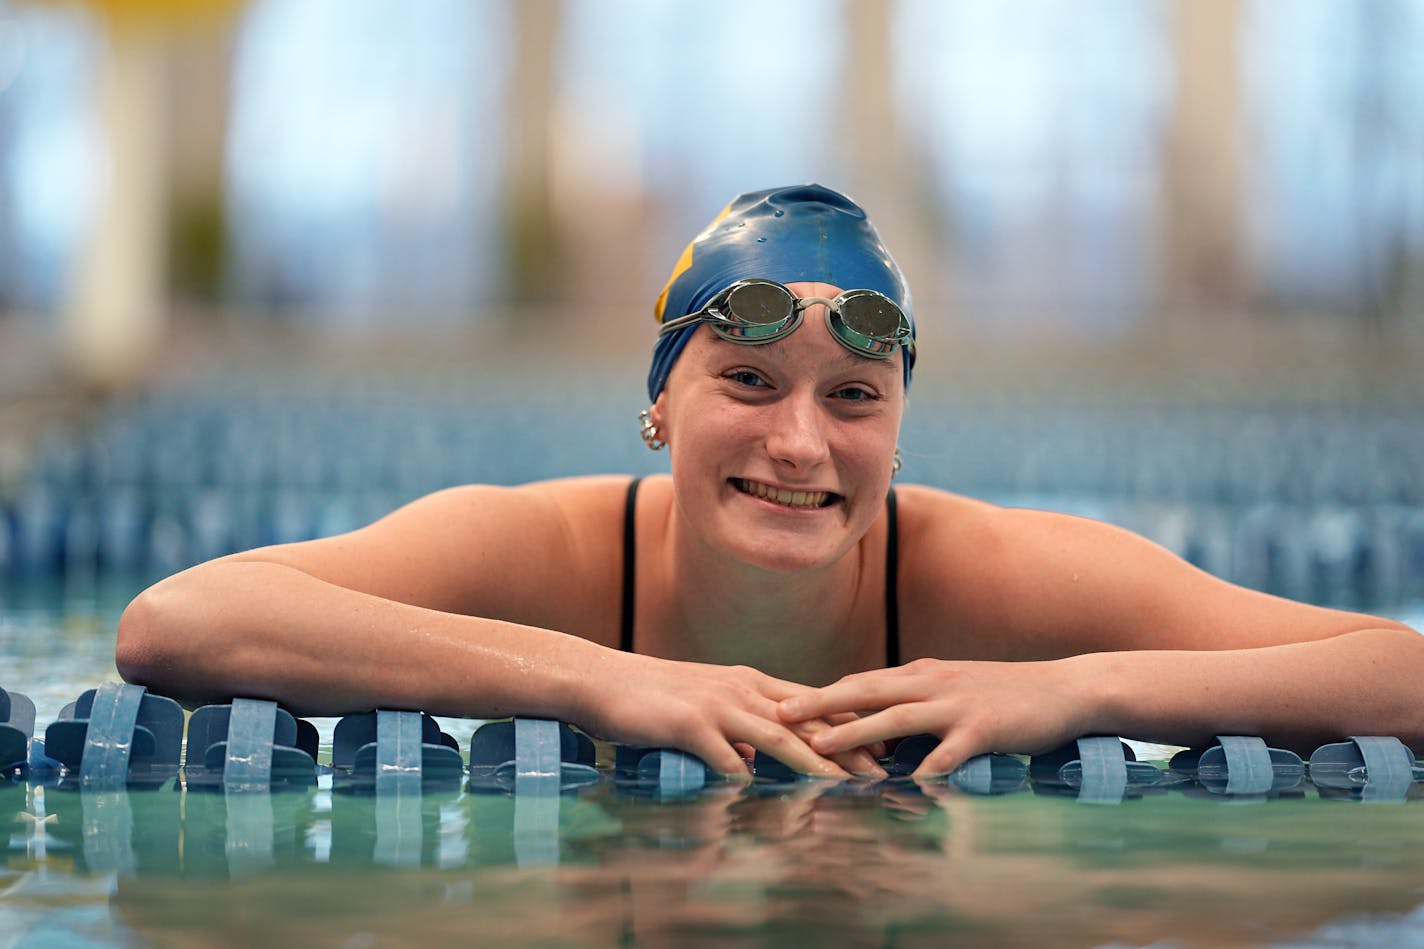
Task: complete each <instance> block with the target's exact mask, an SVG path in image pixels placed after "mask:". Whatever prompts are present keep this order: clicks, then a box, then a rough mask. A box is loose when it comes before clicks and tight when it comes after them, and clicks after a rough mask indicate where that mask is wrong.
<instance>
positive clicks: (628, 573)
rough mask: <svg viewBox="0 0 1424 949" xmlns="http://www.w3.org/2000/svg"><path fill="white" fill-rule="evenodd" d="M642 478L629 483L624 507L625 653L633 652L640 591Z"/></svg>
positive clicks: (622, 641) (620, 645)
mask: <svg viewBox="0 0 1424 949" xmlns="http://www.w3.org/2000/svg"><path fill="white" fill-rule="evenodd" d="M642 480H643V479H642V478H634V479H633V480H632V481H630V482H629V483H628V499H627V501H625V502H624V505H623V617H622V631H621V633H620V634H619V637H618V648H619V649H621V650H623V651H624V652H632V651H633V607H634V606H635V604H636V599H635V596H634V594H636V593H637V589H638V576H637V568H638V531H637V528H636V524H637V516H636V515H637V509H638V507H637V505H638V484H639V482H641V481H642Z"/></svg>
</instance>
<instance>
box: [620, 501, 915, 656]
mask: <svg viewBox="0 0 1424 949" xmlns="http://www.w3.org/2000/svg"><path fill="white" fill-rule="evenodd" d="M642 480H643V479H642V478H634V479H633V480H632V482H630V483H629V485H628V499H627V501H626V502H625V503H624V507H623V621H622V622H623V626H622V633H621V635H620V637H619V648H620V649H622V650H623V651H624V652H632V651H633V609H634V604H635V602H636V600H635V594H636V592H637V580H638V578H637V542H638V531H637V527H636V517H637V514H636V512H637V499H638V484H639V483H640V482H641V481H642ZM885 512H886V514H887V515H889V517H890V530H889V534H888V535H887V536H886V538H885V665H886V667H887V668H889V667H891V666H898V665H899V664H900V598H899V590H898V586H899V583H898V581H899V562H900V557H899V546H900V532H899V529H898V524H897V518H896V516H895V489H894V488H891V489H890V493H889V494H888V495H887V496H886V498H885Z"/></svg>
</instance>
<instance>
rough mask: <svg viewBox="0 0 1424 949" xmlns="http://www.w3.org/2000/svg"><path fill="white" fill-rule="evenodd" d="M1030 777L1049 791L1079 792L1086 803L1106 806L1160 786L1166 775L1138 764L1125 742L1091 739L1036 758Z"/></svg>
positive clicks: (1031, 762) (1030, 763) (1154, 766)
mask: <svg viewBox="0 0 1424 949" xmlns="http://www.w3.org/2000/svg"><path fill="white" fill-rule="evenodd" d="M1029 777H1030V779H1031V780H1032V781H1033V783H1034V784H1035V785H1037V786H1042V787H1044V788H1046V789H1049V790H1054V789H1060V790H1073V791H1076V792H1077V797H1078V800H1079V801H1082V802H1084V803H1090V804H1105V803H1113V802H1116V801H1120V800H1122V798H1123V797H1124V796H1126V795H1127V793H1128V792H1129V791H1135V790H1141V789H1143V788H1148V787H1152V786H1153V785H1156V784H1159V783H1160V782H1161V780H1162V772H1161V770H1159V769H1158V768H1157V766H1156V765H1153V764H1151V763H1150V762H1145V761H1138V760H1137V756H1136V755H1135V754H1134V753H1133V751H1132V749H1131V748H1130V747H1129V746H1128V745H1127V744H1126V743H1125V742H1124V741H1123V740H1122V739H1121V738H1117V737H1115V736H1114V737H1109V736H1100V735H1091V736H1085V737H1083V738H1079V739H1078V740H1077V741H1076V742H1073V743H1072V744H1068V745H1064V746H1063V747H1062V748H1059V749H1057V750H1055V751H1050V752H1048V753H1047V754H1042V755H1034V756H1033V758H1031V759H1030V760H1029Z"/></svg>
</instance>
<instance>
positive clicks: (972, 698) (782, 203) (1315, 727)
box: [117, 185, 1424, 775]
mask: <svg viewBox="0 0 1424 949" xmlns="http://www.w3.org/2000/svg"><path fill="white" fill-rule="evenodd" d="M655 309H656V313H657V316H658V319H659V321H660V322H661V323H662V331H661V333H660V334H659V336H658V339H657V342H656V346H655V350H654V356H653V367H652V372H651V373H650V376H649V393H650V396H651V398H652V405H651V407H650V408H649V409H648V410H647V411H646V412H645V413H644V415H643V416H642V419H643V431H642V434H643V438H644V440H645V441H646V442H647V444H648V445H649V447H650V448H654V449H659V448H664V447H665V448H666V450H667V451H668V452H669V454H670V456H671V465H672V474H671V476H670V477H666V476H664V477H652V478H647V479H645V480H643V481H642V482H641V483H636V482H635V483H633V484H631V485H630V483H629V479H627V478H626V477H593V478H577V479H568V480H560V481H550V482H542V483H536V484H530V485H526V486H522V487H518V488H498V487H489V486H478V485H472V486H467V487H462V488H455V489H450V490H446V491H441V492H439V493H436V494H433V495H431V496H429V497H426V498H423V499H421V500H418V501H416V502H414V503H412V504H410V505H407V506H406V507H404V508H402V509H400V510H398V511H396V512H395V513H393V514H391V515H390V516H388V517H386V518H384V519H382V520H380V521H377V522H376V523H374V524H372V525H370V526H368V527H365V528H362V529H360V530H357V531H353V532H351V533H349V534H344V535H341V536H337V537H331V538H326V539H322V540H315V541H310V542H306V543H300V544H290V545H284V546H279V547H269V548H264V549H260V550H253V551H248V552H246V553H240V554H235V555H232V556H229V557H223V558H220V559H218V560H215V561H212V562H210V563H206V564H201V565H199V566H197V567H194V568H192V569H190V570H187V571H184V572H183V573H180V574H177V575H176V576H173V577H170V578H168V579H167V580H164V581H163V582H161V583H158V584H156V585H155V586H154V587H152V588H150V589H149V590H147V591H145V592H144V593H143V594H142V595H140V596H139V597H138V598H137V599H136V600H134V602H133V603H132V604H131V605H130V606H129V607H128V609H127V610H126V611H125V613H124V616H123V619H122V621H121V623H120V627H119V640H118V655H117V659H118V666H119V670H120V672H121V673H122V674H123V675H124V677H125V678H126V679H129V680H130V681H134V682H139V683H142V684H145V685H147V686H149V687H151V688H153V689H155V690H156V691H159V692H163V693H165V694H169V695H174V696H177V697H179V698H182V699H184V700H186V701H190V702H196V701H203V700H225V699H227V698H229V697H231V696H234V695H245V696H260V697H269V698H273V699H277V700H279V701H281V702H283V703H285V704H286V705H287V706H288V707H290V708H292V709H294V710H296V711H297V712H299V713H305V714H328V715H330V714H340V713H346V712H352V711H358V710H363V709H370V708H373V707H377V706H381V707H399V708H417V709H423V710H426V711H429V712H432V713H434V714H441V715H453V716H468V717H493V716H502V715H510V714H515V713H518V714H524V715H533V716H542V717H549V718H557V719H561V720H564V721H570V722H575V723H578V724H580V725H582V726H583V727H584V728H586V729H588V730H589V731H591V732H593V733H594V734H597V735H600V736H603V737H607V738H610V739H615V740H619V741H625V742H631V743H636V744H645V745H659V746H674V747H679V748H684V749H687V750H689V751H692V752H694V753H696V754H698V755H700V756H701V757H702V758H703V759H704V760H705V761H707V762H708V764H709V765H711V766H712V767H714V768H716V769H717V770H719V771H722V772H724V773H728V774H737V773H745V767H744V764H743V755H744V754H745V753H746V751H747V748H748V746H750V747H752V748H756V749H760V750H763V751H765V752H767V753H769V754H772V755H774V756H776V757H777V758H779V759H781V760H783V761H785V762H786V763H788V764H790V765H791V766H793V767H795V768H798V769H799V770H801V771H804V772H808V773H814V774H823V775H839V774H843V773H845V772H846V771H852V772H858V773H869V774H876V773H878V770H879V769H878V767H877V765H876V764H875V761H874V758H873V757H872V755H871V754H870V751H872V750H875V749H877V748H878V747H879V743H880V742H882V741H883V740H885V739H891V738H894V737H897V736H904V735H910V734H919V733H925V732H928V733H932V734H935V735H937V736H939V737H940V738H941V739H942V743H941V744H940V745H939V747H938V748H937V749H936V750H935V751H934V752H933V753H932V754H930V755H929V756H928V757H927V758H926V759H925V760H924V763H923V764H922V765H921V767H920V771H919V773H921V774H933V773H941V772H945V771H949V770H952V769H953V768H954V767H956V766H957V765H958V764H960V763H961V762H963V761H964V760H966V759H967V758H969V757H970V756H972V755H975V754H979V753H982V752H988V751H1000V752H1024V753H1034V752H1041V751H1046V750H1049V749H1052V748H1055V747H1057V746H1059V745H1061V744H1063V743H1065V742H1067V741H1070V740H1071V739H1073V738H1075V737H1078V736H1080V735H1085V734H1120V735H1125V736H1128V737H1133V738H1140V739H1145V740H1157V741H1163V742H1170V743H1177V744H1202V743H1206V742H1209V741H1210V740H1211V737H1212V736H1213V735H1216V734H1257V735H1262V736H1264V737H1266V738H1267V739H1268V740H1269V741H1272V742H1275V743H1278V744H1283V745H1287V746H1294V747H1296V748H1299V749H1304V750H1307V751H1308V750H1309V749H1311V748H1313V747H1314V746H1315V745H1317V744H1319V743H1321V742H1323V741H1326V740H1335V739H1338V738H1340V737H1342V736H1345V735H1349V734H1391V735H1398V736H1400V737H1401V738H1403V739H1404V740H1405V741H1406V742H1415V743H1417V742H1419V741H1420V739H1421V738H1424V711H1421V709H1422V708H1424V705H1421V703H1420V702H1419V701H1418V696H1419V683H1420V682H1421V681H1424V638H1421V637H1420V636H1419V635H1418V634H1416V633H1415V632H1414V631H1413V630H1411V629H1409V628H1408V627H1405V626H1402V625H1400V624H1399V623H1395V622H1391V621H1389V620H1386V619H1381V618H1378V617H1372V616H1364V615H1360V614H1354V613H1347V612H1340V611H1335V610H1328V609H1322V608H1319V607H1314V606H1308V605H1304V604H1301V603H1295V602H1291V601H1287V600H1282V599H1278V598H1275V597H1271V596H1267V595H1265V594H1263V593H1258V592H1255V591H1251V590H1246V589H1242V588H1240V587H1236V586H1232V585H1231V584H1228V583H1225V582H1223V581H1221V580H1219V579H1216V578H1214V577H1212V576H1209V575H1208V574H1206V573H1203V572H1202V571H1200V570H1197V569H1196V568H1194V567H1192V566H1190V565H1189V564H1187V563H1185V562H1184V561H1182V560H1180V559H1178V558H1177V557H1175V556H1173V555H1172V554H1170V553H1168V552H1167V551H1165V550H1163V549H1162V548H1160V547H1157V546H1155V545H1153V544H1151V543H1149V542H1148V541H1146V540H1144V539H1142V538H1140V537H1138V536H1136V535H1133V534H1131V533H1128V532H1126V531H1123V530H1119V529H1117V528H1115V527H1110V526H1108V525H1105V524H1101V523H1097V522H1094V521H1090V520H1084V519H1080V518H1075V517H1069V516H1065V515H1061V514H1053V513H1046V512H1042V511H1031V510H1014V509H1007V508H1001V507H996V506H994V505H991V504H986V503H982V502H979V501H974V500H970V499H968V498H964V497H960V496H957V495H954V494H950V493H947V492H944V491H940V490H935V489H931V488H925V487H915V486H910V485H901V486H900V487H898V488H897V489H895V490H894V491H892V490H891V479H892V477H893V476H894V473H895V471H896V469H897V468H898V458H897V454H896V440H897V438H898V435H899V430H900V420H901V414H902V411H903V408H904V404H905V398H906V388H907V386H908V384H909V380H910V370H911V368H912V365H913V362H914V332H913V324H912V323H911V317H910V305H909V293H908V291H907V289H906V287H905V284H904V281H903V278H902V277H901V275H900V272H899V270H898V268H897V267H896V265H895V263H894V261H893V260H892V259H891V257H890V255H889V253H888V252H887V251H886V249H885V247H884V246H883V244H882V243H881V241H880V238H879V237H878V235H877V234H876V232H875V230H874V228H873V227H872V226H871V225H870V223H869V222H868V221H867V220H866V218H865V215H864V213H863V212H862V211H861V209H860V208H859V207H857V206H856V205H855V204H853V203H852V202H851V201H849V200H848V199H847V198H846V197H844V196H843V195H840V194H838V193H836V192H834V191H831V190H829V189H826V188H822V187H820V186H816V185H806V186H798V187H789V188H777V189H772V190H768V191H760V192H754V193H750V194H746V195H742V196H741V197H739V198H737V199H736V200H735V201H734V202H732V204H731V205H729V206H728V208H727V209H726V210H725V211H724V212H723V213H722V214H721V215H719V216H718V218H717V219H716V220H714V221H713V222H712V224H711V225H709V226H708V228H707V229H706V230H705V231H703V232H702V234H700V235H699V236H698V237H697V238H696V239H694V240H693V242H692V243H691V244H690V245H689V246H688V248H687V250H686V251H684V253H683V255H682V257H681V259H680V260H679V261H678V263H677V266H676V267H675V269H674V271H673V274H672V277H671V279H670V280H669V281H668V284H667V286H666V287H665V288H664V290H663V292H662V294H661V296H660V297H659V298H658V301H657V305H656V308H655ZM902 662H904V663H907V664H904V665H901V663H902ZM1416 746H1417V745H1416Z"/></svg>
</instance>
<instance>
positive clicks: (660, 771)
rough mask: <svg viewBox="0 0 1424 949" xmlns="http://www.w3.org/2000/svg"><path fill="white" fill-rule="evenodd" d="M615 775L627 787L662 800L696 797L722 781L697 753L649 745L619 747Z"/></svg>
mask: <svg viewBox="0 0 1424 949" xmlns="http://www.w3.org/2000/svg"><path fill="white" fill-rule="evenodd" d="M613 773H614V778H615V780H617V781H618V782H619V783H620V785H622V786H623V787H625V788H629V789H636V790H641V791H646V792H649V793H651V794H654V795H657V796H659V797H684V796H687V795H691V794H696V793H697V792H699V791H701V790H702V789H703V788H704V787H706V786H707V785H709V784H711V783H714V782H715V781H717V780H718V779H719V778H720V775H718V774H716V773H715V772H714V771H712V769H711V768H708V767H707V764H706V762H704V761H703V760H702V759H701V758H699V757H697V756H696V755H694V754H690V753H688V752H685V751H678V750H677V749H675V748H651V747H647V746H645V745H619V746H617V748H616V749H615V751H614V753H613Z"/></svg>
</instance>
